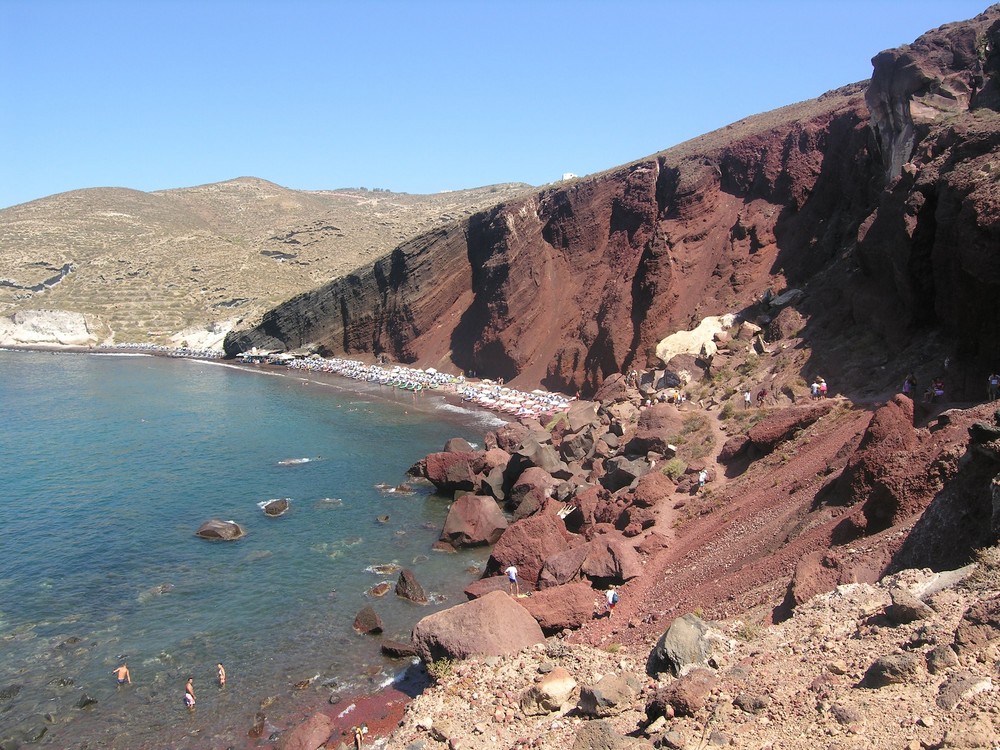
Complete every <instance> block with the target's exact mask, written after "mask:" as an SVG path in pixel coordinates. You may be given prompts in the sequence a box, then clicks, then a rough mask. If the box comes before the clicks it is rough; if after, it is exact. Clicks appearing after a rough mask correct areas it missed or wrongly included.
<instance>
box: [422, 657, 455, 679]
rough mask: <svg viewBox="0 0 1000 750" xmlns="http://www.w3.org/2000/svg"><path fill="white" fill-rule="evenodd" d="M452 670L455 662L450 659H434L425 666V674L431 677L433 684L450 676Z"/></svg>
mask: <svg viewBox="0 0 1000 750" xmlns="http://www.w3.org/2000/svg"><path fill="white" fill-rule="evenodd" d="M454 668H455V662H453V661H452V660H451V659H435V660H434V661H432V662H431V663H430V664H428V665H427V674H429V675H430V676H431V679H432V680H434V682H441V680H443V679H444V678H445V677H447V676H448V675H450V674H451V672H452V670H453V669H454Z"/></svg>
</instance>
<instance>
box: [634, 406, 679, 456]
mask: <svg viewBox="0 0 1000 750" xmlns="http://www.w3.org/2000/svg"><path fill="white" fill-rule="evenodd" d="M683 424H684V418H683V416H682V415H681V413H680V412H679V411H678V410H677V407H676V406H674V405H673V404H667V403H662V404H661V403H657V404H653V405H652V406H650V407H649V408H647V409H643V410H642V413H641V414H639V423H638V425H637V427H636V431H635V436H634V437H633V438H632V440H631V441H630V442H629V444H628V450H629V452H631V453H636V454H643V453H646V452H647V451H656V452H657V453H662V454H664V455H667V454H668V453H669V452H670V451H669V449H668V448H667V446H668V445H670V442H671V440H673V439H674V438H676V437H677V435H679V434H680V432H681V428H682V427H683Z"/></svg>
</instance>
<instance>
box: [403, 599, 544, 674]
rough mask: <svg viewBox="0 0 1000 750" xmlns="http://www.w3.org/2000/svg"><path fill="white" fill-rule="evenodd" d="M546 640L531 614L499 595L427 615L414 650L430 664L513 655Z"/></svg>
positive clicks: (415, 638)
mask: <svg viewBox="0 0 1000 750" xmlns="http://www.w3.org/2000/svg"><path fill="white" fill-rule="evenodd" d="M544 640H545V636H544V635H543V634H542V629H541V628H540V627H539V626H538V623H537V622H535V620H534V618H533V617H532V616H531V615H530V614H528V611H527V610H526V609H524V607H522V606H520V605H519V604H518V603H517V602H516V601H515V600H514V599H513V598H511V597H510V596H508V595H507V594H505V593H502V592H499V591H495V592H493V593H492V594H486V596H482V597H480V598H478V599H473V600H472V601H470V602H466V603H465V604H459V605H458V606H455V607H451V608H449V609H445V610H442V611H441V612H435V613H434V614H432V615H428V616H427V617H425V618H423V619H422V620H420V621H419V622H418V623H417V624H416V625H415V626H414V628H413V643H414V646H415V647H416V649H417V653H418V654H419V655H420V658H421V659H423V660H424V661H425V662H427V663H430V662H433V661H436V660H438V659H465V658H467V657H470V656H472V655H473V654H482V655H485V656H502V655H504V654H514V653H517V652H518V651H520V650H521V649H523V648H527V647H528V646H530V645H532V644H534V643H541V642H542V641H544Z"/></svg>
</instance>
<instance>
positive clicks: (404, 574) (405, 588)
mask: <svg viewBox="0 0 1000 750" xmlns="http://www.w3.org/2000/svg"><path fill="white" fill-rule="evenodd" d="M396 596H398V597H399V598H400V599H406V600H408V601H411V602H413V603H415V604H427V594H426V593H424V587H423V586H421V585H420V584H419V583H418V582H417V577H416V575H415V574H414V573H413V571H412V570H409V569H408V568H403V570H401V571H399V579H398V580H397V581H396Z"/></svg>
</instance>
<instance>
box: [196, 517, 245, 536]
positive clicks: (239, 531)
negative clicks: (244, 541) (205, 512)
mask: <svg viewBox="0 0 1000 750" xmlns="http://www.w3.org/2000/svg"><path fill="white" fill-rule="evenodd" d="M194 533H195V535H196V536H200V537H201V538H202V539H211V540H215V541H223V542H232V541H235V540H237V539H239V538H240V537H242V536H243V534H244V533H245V532H244V531H243V527H242V526H240V525H239V524H238V523H236V521H223V520H221V519H218V518H213V519H212V520H210V521H205V523H203V524H202V525H201V526H199V527H198V530H197V531H196V532H194Z"/></svg>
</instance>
